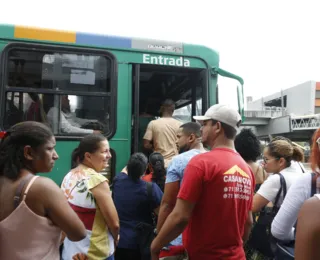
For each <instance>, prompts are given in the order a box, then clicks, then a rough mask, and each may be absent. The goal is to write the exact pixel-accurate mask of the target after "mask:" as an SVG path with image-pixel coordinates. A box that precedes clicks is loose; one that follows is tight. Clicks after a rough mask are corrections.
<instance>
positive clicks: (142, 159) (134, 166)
mask: <svg viewBox="0 0 320 260" xmlns="http://www.w3.org/2000/svg"><path fill="white" fill-rule="evenodd" d="M147 165H148V158H147V157H146V156H145V155H144V154H143V153H134V154H132V155H131V157H130V159H129V161H128V163H127V171H128V176H129V177H130V178H131V179H132V180H133V181H138V180H139V179H140V177H141V176H142V175H143V174H144V172H145V171H146V169H147Z"/></svg>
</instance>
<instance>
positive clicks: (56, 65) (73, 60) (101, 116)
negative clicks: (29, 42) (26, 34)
mask: <svg viewBox="0 0 320 260" xmlns="http://www.w3.org/2000/svg"><path fill="white" fill-rule="evenodd" d="M7 57H8V58H7V61H6V63H5V64H6V65H7V66H6V67H5V69H6V74H5V75H7V76H6V78H5V88H4V89H5V95H4V97H5V102H4V103H5V110H4V111H5V112H4V113H5V114H4V115H3V117H4V123H3V127H4V129H7V128H9V127H10V126H12V125H13V124H14V123H17V122H20V121H26V120H34V121H38V122H43V123H47V124H49V125H50V126H51V127H52V129H53V131H54V133H55V135H57V136H82V135H83V134H88V133H92V132H93V131H100V132H102V133H104V134H106V135H108V136H109V135H111V132H112V131H113V130H114V128H113V127H111V125H113V124H114V122H111V121H110V120H111V118H113V117H112V116H111V113H112V112H113V111H114V109H112V108H113V107H114V106H115V98H113V99H111V96H112V95H113V89H114V87H113V83H112V82H114V80H113V79H112V75H114V73H112V71H114V68H113V66H112V64H113V63H114V62H113V60H112V59H111V58H110V57H109V56H107V55H105V54H104V53H103V55H100V54H90V53H82V51H81V52H79V51H77V50H72V51H66V50H65V49H64V50H63V51H60V50H56V49H55V48H53V47H39V48H30V49H26V48H20V47H15V48H10V49H9V50H8V53H7ZM9 115H10V116H9ZM13 117H14V118H13Z"/></svg>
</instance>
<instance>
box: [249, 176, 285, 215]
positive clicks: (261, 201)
mask: <svg viewBox="0 0 320 260" xmlns="http://www.w3.org/2000/svg"><path fill="white" fill-rule="evenodd" d="M280 187H281V186H280V177H279V175H277V174H273V175H272V176H269V178H268V179H267V180H266V181H265V182H264V183H263V184H262V185H261V187H260V189H259V190H258V191H257V193H256V194H255V195H254V197H253V207H252V212H253V213H257V212H259V211H260V210H261V209H262V208H263V207H264V206H266V205H267V204H268V203H269V202H274V200H275V198H276V196H277V193H278V191H279V189H280Z"/></svg>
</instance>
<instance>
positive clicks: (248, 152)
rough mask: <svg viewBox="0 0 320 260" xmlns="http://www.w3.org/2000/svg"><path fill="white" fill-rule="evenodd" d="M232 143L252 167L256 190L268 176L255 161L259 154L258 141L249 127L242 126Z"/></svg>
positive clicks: (259, 146) (259, 145)
mask: <svg viewBox="0 0 320 260" xmlns="http://www.w3.org/2000/svg"><path fill="white" fill-rule="evenodd" d="M234 144H235V148H236V150H237V152H238V153H239V154H240V155H241V157H242V158H243V159H244V160H245V161H246V163H247V164H248V165H249V166H250V168H251V169H252V172H253V174H254V178H255V182H256V191H257V190H258V189H259V187H260V186H261V184H262V183H263V182H264V181H265V180H266V179H267V178H268V174H267V173H266V171H265V170H264V169H263V167H262V166H261V165H260V164H258V163H257V160H258V158H259V157H260V156H261V144H260V141H259V139H258V137H257V136H256V135H255V134H254V133H253V132H252V130H251V129H250V128H244V129H242V130H241V132H240V133H239V134H238V135H237V136H236V139H235V141H234Z"/></svg>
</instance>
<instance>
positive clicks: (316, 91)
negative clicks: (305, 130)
mask: <svg viewBox="0 0 320 260" xmlns="http://www.w3.org/2000/svg"><path fill="white" fill-rule="evenodd" d="M247 110H248V111H265V110H275V111H284V114H283V115H292V114H293V115H301V116H302V115H312V114H320V82H316V81H307V82H305V83H302V84H299V85H296V86H294V87H291V88H288V89H284V90H282V91H278V92H276V93H274V94H271V95H269V96H266V97H263V98H260V99H258V100H252V98H250V97H248V98H247Z"/></svg>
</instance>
